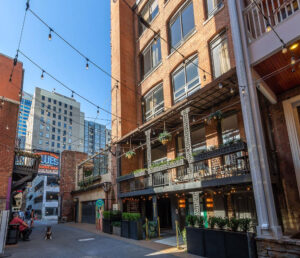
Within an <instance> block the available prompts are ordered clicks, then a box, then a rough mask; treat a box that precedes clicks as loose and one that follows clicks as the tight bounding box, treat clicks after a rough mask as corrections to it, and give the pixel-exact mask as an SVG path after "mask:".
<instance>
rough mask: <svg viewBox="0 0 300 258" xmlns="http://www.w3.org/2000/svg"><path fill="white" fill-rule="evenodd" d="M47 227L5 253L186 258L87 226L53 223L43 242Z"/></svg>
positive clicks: (18, 256) (41, 257)
mask: <svg viewBox="0 0 300 258" xmlns="http://www.w3.org/2000/svg"><path fill="white" fill-rule="evenodd" d="M45 228H46V224H44V223H40V224H39V223H37V224H36V226H35V227H34V229H33V233H32V234H31V237H30V238H31V241H29V242H23V241H22V240H20V241H19V242H18V244H17V245H11V246H6V249H5V254H6V255H9V256H10V257H12V258H27V257H28V258H54V257H55V258H60V257H61V258H77V257H82V258H96V257H103V258H104V257H113V258H118V257H122V258H125V257H130V258H135V257H166V258H169V257H187V258H193V257H198V258H199V256H194V255H190V254H187V253H186V251H185V250H184V249H181V250H178V249H177V248H176V247H171V246H168V245H165V244H161V243H156V242H154V241H146V240H140V241H137V240H132V239H127V238H122V237H118V236H115V235H110V234H105V233H102V232H99V231H98V230H96V229H95V225H89V224H75V223H65V224H57V225H55V224H53V225H52V232H53V239H52V240H44V234H45Z"/></svg>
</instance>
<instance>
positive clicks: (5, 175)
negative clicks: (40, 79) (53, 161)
mask: <svg viewBox="0 0 300 258" xmlns="http://www.w3.org/2000/svg"><path fill="white" fill-rule="evenodd" d="M13 62H14V60H13V59H12V58H9V57H7V56H4V55H2V54H0V164H1V166H0V182H1V184H0V210H5V209H9V208H10V191H11V183H12V173H13V165H14V155H15V152H14V151H15V139H16V132H17V120H18V111H19V105H20V96H21V95H20V92H21V91H22V87H23V76H24V70H23V64H22V63H20V62H17V63H16V66H15V67H14V73H13V77H12V80H11V81H9V78H10V74H11V70H12V67H13Z"/></svg>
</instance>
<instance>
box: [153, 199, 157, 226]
mask: <svg viewBox="0 0 300 258" xmlns="http://www.w3.org/2000/svg"><path fill="white" fill-rule="evenodd" d="M152 206H153V220H154V221H155V220H157V216H158V213H157V196H156V195H153V196H152Z"/></svg>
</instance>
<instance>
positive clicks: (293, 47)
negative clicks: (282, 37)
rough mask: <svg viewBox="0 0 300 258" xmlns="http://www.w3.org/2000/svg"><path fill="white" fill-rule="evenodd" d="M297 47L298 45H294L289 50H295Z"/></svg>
mask: <svg viewBox="0 0 300 258" xmlns="http://www.w3.org/2000/svg"><path fill="white" fill-rule="evenodd" d="M298 46H299V43H294V44H293V45H291V46H290V50H295V49H296V48H297V47H298Z"/></svg>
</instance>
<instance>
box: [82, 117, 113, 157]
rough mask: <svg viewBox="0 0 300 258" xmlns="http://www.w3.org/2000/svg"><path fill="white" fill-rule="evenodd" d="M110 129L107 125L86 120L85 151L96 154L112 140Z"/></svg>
mask: <svg viewBox="0 0 300 258" xmlns="http://www.w3.org/2000/svg"><path fill="white" fill-rule="evenodd" d="M110 138H111V136H110V130H109V129H107V128H106V126H105V125H101V124H98V123H96V122H92V121H87V120H85V121H84V152H85V153H88V155H94V154H95V153H97V152H99V151H100V150H101V149H105V146H106V144H108V143H109V142H110Z"/></svg>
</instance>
